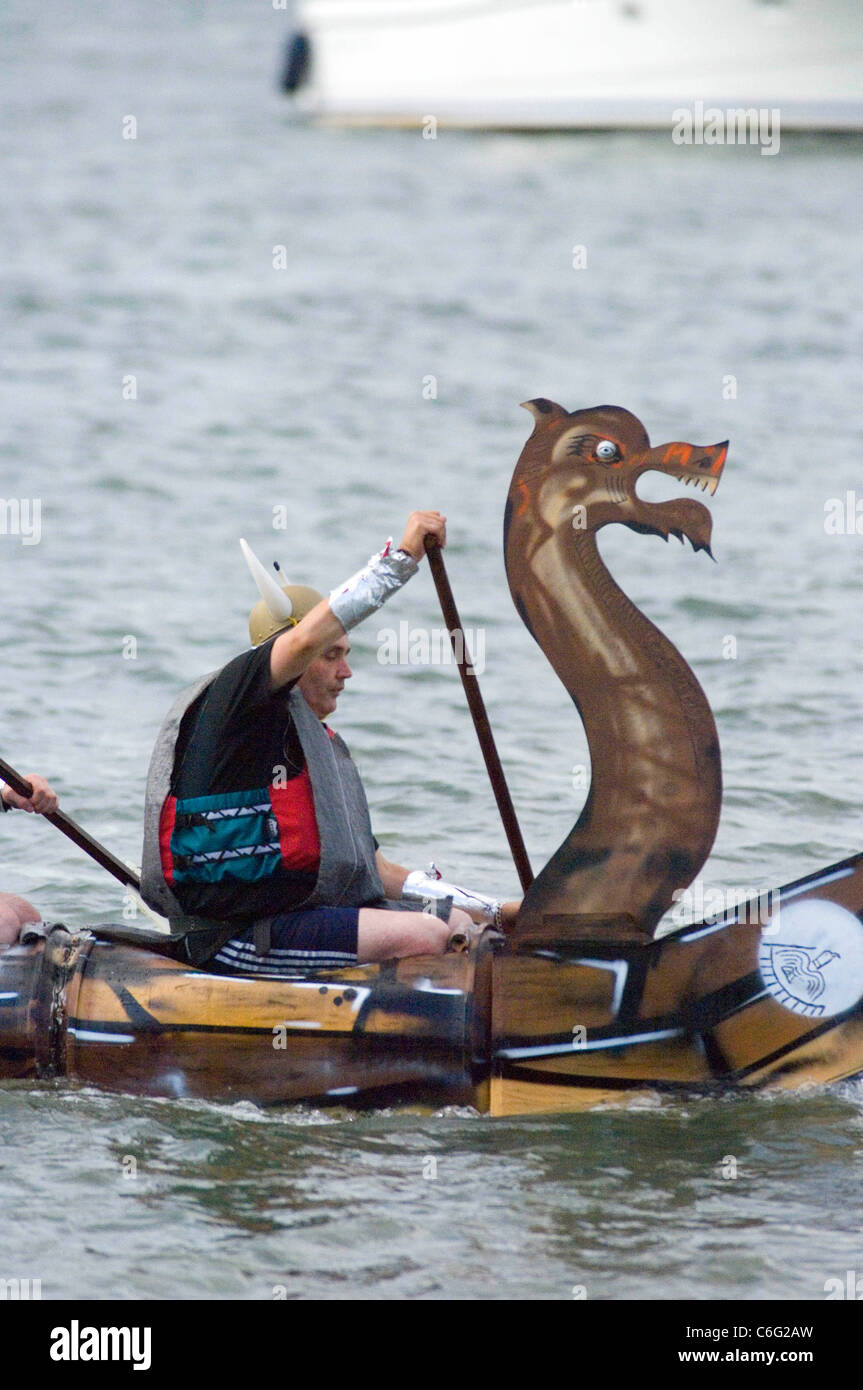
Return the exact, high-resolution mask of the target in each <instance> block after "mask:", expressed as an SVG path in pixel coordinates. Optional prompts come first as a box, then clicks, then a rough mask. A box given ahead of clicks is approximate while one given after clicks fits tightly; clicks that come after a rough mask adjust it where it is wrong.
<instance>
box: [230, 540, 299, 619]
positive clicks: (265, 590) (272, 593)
mask: <svg viewBox="0 0 863 1390" xmlns="http://www.w3.org/2000/svg"><path fill="white" fill-rule="evenodd" d="M240 549H241V550H242V552H243V556H244V558H245V561H246V564H247V565H248V567H249V573H250V574H251V576H252V578H253V579H254V581H255V583H256V584H257V586H258V592H259V594H260V595H261V598H262V599H263V600H264V603H265V604H266V605H267V608H268V609H269V612H270V616H271V617H272V618H276V619H278V620H284V619H285V618H291V617H293V613H294V605H293V604H292V603H291V600H290V599H289V598H288V595H287V594H286V593H284V592H283V590H282V589H280V588H279V586H278V584H277V583H276V581H275V579H273V577H272V575H271V574H268V572H267V571H266V570H265V569H264V567H263V565H262V564H261V562H260V560H259V559H258V557H257V555H256V554H255V552H254V551H253V550H252V548H251V546H250V545H247V544H246V542H245V541H244V540H241V541H240Z"/></svg>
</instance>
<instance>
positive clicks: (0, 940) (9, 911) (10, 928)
mask: <svg viewBox="0 0 863 1390" xmlns="http://www.w3.org/2000/svg"><path fill="white" fill-rule="evenodd" d="M39 920H40V918H39V913H38V912H37V911H36V909H35V907H34V906H33V904H32V903H28V901H27V899H26V898H19V897H18V895H17V894H16V893H0V946H14V944H15V942H16V941H17V940H18V935H19V932H20V930H21V928H22V927H23V926H24V925H25V924H26V923H27V922H38V921H39Z"/></svg>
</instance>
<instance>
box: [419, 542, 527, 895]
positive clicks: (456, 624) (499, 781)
mask: <svg viewBox="0 0 863 1390" xmlns="http://www.w3.org/2000/svg"><path fill="white" fill-rule="evenodd" d="M425 548H426V554H427V555H428V559H429V567H430V569H431V572H432V578H433V580H434V584H435V588H436V589H437V596H438V599H439V601H440V606H441V612H442V613H443V616H444V622H445V623H446V625H447V630H448V632H449V640H450V643H451V645H452V650H453V656H454V657H455V659H456V663H457V665H458V672H459V675H460V676H461V683H462V685H463V686H464V693H465V695H466V696H467V703H468V708H469V709H470V712H471V716H472V718H473V722H474V728H475V729H476V735H477V738H478V739H479V746H480V748H481V749H482V755H483V757H484V758H485V765H486V768H487V769H488V775H489V778H490V779H491V788H492V791H493V792H494V796H495V800H496V802H497V808H498V810H499V811H500V816H501V820H502V821H503V828H504V830H505V831H506V838H507V840H508V841H509V848H510V851H511V853H512V857H513V859H514V860H515V867H516V871H517V873H518V877H519V880H520V882H521V886H522V889H523V890H524V892H527V890H528V888H529V887H530V885H531V884H532V883H533V871H532V869H531V867H530V860H529V859H528V857H527V850H526V849H525V845H524V840H523V839H522V835H521V829H520V827H519V824H518V820H517V818H516V814H515V807H514V806H513V804H512V797H511V796H510V794H509V787H508V786H507V784H506V777H505V776H504V771H503V767H502V765H501V761H500V757H499V756H498V751H497V745H496V744H495V741H494V734H493V733H492V731H491V725H490V724H489V721H488V715H487V714H486V709H485V701H484V700H483V698H482V695H481V694H480V689H479V684H478V682H477V678H476V673H475V671H474V669H473V662H472V660H470V661H469V660H466V659H465V658H466V657H467V656H469V653H468V647H467V642H466V641H465V635H464V628H463V627H462V625H461V618H460V617H459V615H458V609H457V608H456V606H455V599H454V598H453V592H452V589H451V587H450V582H449V577H448V575H447V572H446V567H445V565H444V562H443V556H442V555H441V552H440V546H439V545H438V543H437V541H436V540H435V538H434V537H433V536H426V538H425ZM459 636H460V637H461V651H459V647H458V643H457V638H458V637H459Z"/></svg>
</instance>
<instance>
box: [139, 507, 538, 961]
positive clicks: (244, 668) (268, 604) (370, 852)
mask: <svg viewBox="0 0 863 1390" xmlns="http://www.w3.org/2000/svg"><path fill="white" fill-rule="evenodd" d="M426 536H432V537H434V539H435V540H436V542H437V543H438V544H439V545H441V546H443V545H445V544H446V519H445V518H444V517H443V516H441V514H440V513H439V512H435V511H426V512H413V513H412V514H411V516H410V518H409V519H408V523H407V527H406V529H405V533H404V536H403V537H402V541H401V544H400V546H399V547H398V549H397V550H395V551H394V550H392V548H391V544H390V543H389V542H388V543H387V546H386V547H385V548H384V550H383V551H381V553H380V554H379V555H376V556H373V557H372V559H371V560H370V561H369V564H368V565H367V566H366V567H365V569H363V570H361V571H359V572H358V574H356V575H354V576H353V577H352V578H351V579H350V580H349V581H348V582H347V583H346V584H345V585H342V586H341V588H339V589H334V590H333V592H332V593H331V594H330V597H329V598H328V599H324V598H322V597H321V596H320V595H319V594H317V593H315V591H314V590H310V589H307V588H304V587H302V586H287V587H285V588H283V589H282V588H280V587H279V585H278V584H276V582H275V580H274V579H273V578H272V576H270V575H269V574H268V573H267V572H266V571H265V570H264V569H263V566H261V565H260V564H259V562H258V561H257V560H256V559H255V557H254V556H253V555H252V554H251V552H250V551H249V550H248V547H246V546H245V543H243V548H244V553H245V554H246V559H247V561H248V562H249V566H250V568H251V569H252V572H253V575H254V577H255V579H256V582H257V583H258V587H259V589H260V591H261V594H262V601H261V603H259V604H258V605H256V607H255V609H254V610H253V611H252V615H251V617H250V620H249V630H250V635H251V638H252V642H253V644H254V645H253V647H252V649H251V650H250V651H247V652H244V653H243V654H242V655H241V656H238V657H236V658H235V659H234V660H233V661H231V662H229V663H228V665H227V666H225V667H224V668H223V669H222V670H221V671H219V672H217V673H216V674H215V676H214V677H205V678H204V679H203V681H201V682H199V683H198V684H197V685H196V686H193V687H191V688H190V690H188V691H186V692H184V694H183V695H182V696H181V697H180V700H179V701H178V702H177V704H176V705H175V706H174V709H173V710H172V711H171V712H170V714H169V716H168V718H167V720H166V721H165V724H164V725H163V727H162V730H161V732H160V735H159V738H158V740H157V744H156V749H155V751H154V755H153V761H152V762H151V767H150V777H149V779H148V786H147V811H146V828H145V837H144V853H143V861H142V862H143V867H142V892H143V896H144V898H145V900H146V901H147V902H148V903H149V904H150V905H151V906H152V907H154V908H156V909H157V910H159V911H161V912H163V913H165V914H166V915H167V916H168V917H169V918H170V919H171V921H172V926H173V927H174V928H175V930H177V931H182V932H184V933H187V935H186V948H187V953H188V955H189V959H190V960H192V962H193V963H195V964H204V963H209V964H208V968H212V969H215V970H217V971H218V970H235V971H236V970H241V971H242V972H243V973H253V974H277V973H284V972H285V971H286V970H296V969H300V968H307V967H309V966H317V967H320V968H326V967H337V966H342V965H348V964H353V963H356V962H357V961H360V962H367V961H380V960H389V959H392V958H393V957H397V956H409V955H430V954H435V953H438V952H442V951H444V950H445V949H446V947H447V943H448V942H449V940H450V938H451V937H452V935H453V933H454V932H456V931H465V932H469V930H470V927H471V922H472V917H471V916H468V914H467V913H466V912H464V911H462V910H461V909H460V908H458V907H454V908H452V910H451V911H450V912H449V915H448V919H447V920H441V918H440V917H438V916H436V915H434V914H433V913H432V912H424V911H423V912H419V911H410V910H405V909H406V907H407V905H402V907H401V908H399V906H398V900H399V899H400V898H401V897H402V891H403V888H404V885H405V880H406V879H407V877H408V870H407V869H405V868H403V867H401V866H400V865H397V864H394V863H392V862H391V861H389V860H388V859H386V858H385V857H384V855H382V854H381V852H380V849H379V848H378V844H377V841H376V840H375V839H374V837H373V836H372V832H371V825H370V822H369V814H368V806H367V803H366V800H365V793H364V792H363V789H362V784H361V782H360V780H359V776H358V774H357V772H356V769H355V767H354V765H353V760H352V759H351V757H350V754H349V753H348V750H347V748H346V747H345V745H344V743H343V742H342V741H341V739H340V738H339V737H338V736H337V735H335V734H334V733H333V732H332V730H330V729H329V728H328V727H327V725H326V724H325V723H324V722H323V721H325V720H326V719H327V718H328V716H329V715H331V714H332V713H333V711H334V710H335V708H336V704H337V701H338V697H339V695H340V694H341V692H342V690H343V689H344V685H345V682H346V681H347V680H348V679H350V676H351V669H350V666H349V665H348V660H347V658H348V653H349V651H350V643H349V640H348V637H347V633H348V632H349V631H350V629H351V628H352V627H354V626H356V624H357V623H359V622H361V621H362V620H363V619H364V618H366V617H368V616H369V615H370V614H371V613H373V612H375V611H377V609H378V608H379V607H380V606H381V604H382V603H384V602H385V601H386V599H387V598H389V597H390V596H391V594H393V593H395V592H397V591H398V589H400V588H401V587H402V585H403V584H404V583H406V582H407V580H408V579H409V578H410V577H411V576H412V575H413V574H414V573H416V570H417V568H418V566H419V563H420V561H421V560H422V558H423V556H424V554H425V546H424V542H425V537H426ZM459 891H460V890H455V892H456V893H457V894H458V893H459ZM467 897H468V900H470V897H471V895H467ZM487 901H488V900H487ZM494 907H495V909H496V911H495V913H494V914H493V915H494V916H495V918H496V920H497V922H498V925H501V924H502V923H503V921H505V920H507V919H511V918H512V917H513V916H514V915H515V911H516V910H517V904H506V905H501V904H494ZM477 915H478V916H480V917H481V916H482V914H477ZM488 915H489V914H488V913H486V914H485V920H488Z"/></svg>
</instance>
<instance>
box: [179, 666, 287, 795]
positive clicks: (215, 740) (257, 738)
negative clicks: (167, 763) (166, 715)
mask: <svg viewBox="0 0 863 1390" xmlns="http://www.w3.org/2000/svg"><path fill="white" fill-rule="evenodd" d="M271 646H272V642H265V643H264V644H263V645H262V646H260V647H253V648H252V650H251V651H247V652H242V653H241V654H240V655H239V656H237V657H234V659H233V661H229V662H228V664H227V666H224V667H223V668H222V670H221V671H220V672H219V674H218V675H217V676H216V678H215V680H214V681H213V682H212V684H211V685H210V686H208V687H207V689H206V691H205V692H204V694H203V695H202V696H201V698H200V700H199V701H198V702H197V703H196V704H195V705H193V706H192V708H191V709H189V710H188V711H187V713H186V715H185V716H184V719H183V727H182V728H181V731H180V739H179V740H178V745H177V753H176V757H175V760H174V777H173V779H172V790H173V791H174V795H175V796H206V795H207V794H208V793H210V792H213V791H227V790H234V789H237V790H238V789H239V788H240V786H245V785H247V781H246V780H244V779H246V778H247V777H251V779H252V781H251V782H249V783H248V785H257V782H258V781H259V780H260V778H261V776H264V775H265V773H266V771H267V769H268V768H269V767H270V766H271V764H272V761H273V758H274V757H276V758H278V757H279V756H280V751H281V738H282V734H283V730H284V721H285V714H286V708H287V697H288V695H289V693H290V691H291V689H292V687H293V686H294V685H295V684H296V682H295V681H291V682H290V683H289V684H288V685H284V686H282V687H281V688H280V689H279V690H276V691H272V690H271V689H270V648H271ZM237 778H239V781H237ZM264 780H265V781H266V780H267V777H266V776H264ZM262 785H263V784H262Z"/></svg>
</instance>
